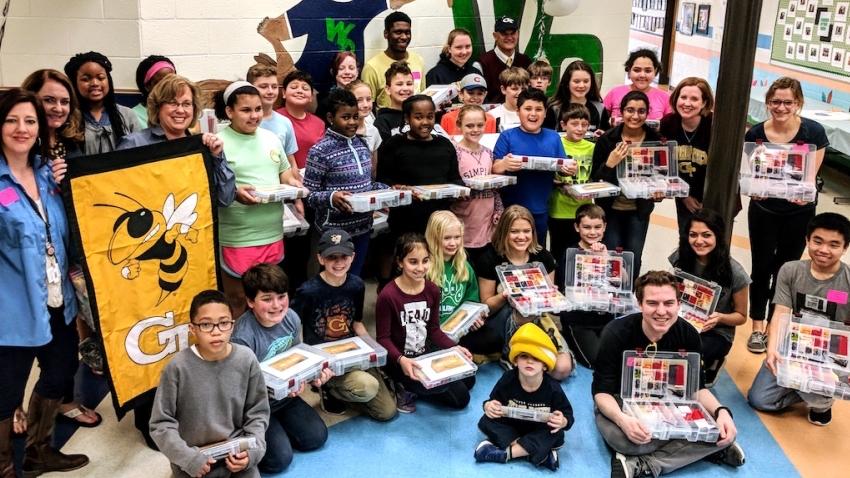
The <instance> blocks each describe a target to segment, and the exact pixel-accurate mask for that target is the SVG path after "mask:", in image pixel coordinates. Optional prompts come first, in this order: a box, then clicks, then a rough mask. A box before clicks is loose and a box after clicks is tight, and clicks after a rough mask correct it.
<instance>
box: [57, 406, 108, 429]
mask: <svg viewBox="0 0 850 478" xmlns="http://www.w3.org/2000/svg"><path fill="white" fill-rule="evenodd" d="M81 416H88V417H91V416H93V417H94V418H95V419H96V420H95V421H93V422H86V421H83V420H79V417H81ZM56 418H57V419H58V420H60V421H63V422H68V423H72V424H74V425H77V426H78V427H83V428H94V427H96V426H98V425H100V422H102V421H103V417H102V416H100V414H99V413H97V412H96V411H94V410H90V409H88V408H86V407H84V406H83V405H81V404H78V405H77V406H76V407H74V408H72V409H70V410H68V411H67V412H59V414H58V415H56Z"/></svg>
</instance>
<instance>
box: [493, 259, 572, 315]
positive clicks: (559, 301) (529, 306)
mask: <svg viewBox="0 0 850 478" xmlns="http://www.w3.org/2000/svg"><path fill="white" fill-rule="evenodd" d="M496 273H497V274H498V275H499V282H500V283H501V284H502V287H503V288H504V290H506V291H508V301H509V302H510V303H511V305H512V306H513V307H514V309H516V311H517V312H519V313H520V315H522V316H523V317H528V316H532V315H540V314H542V313H544V312H553V313H555V312H561V311H562V310H567V307H568V306H569V304H568V302H567V299H566V297H564V294H562V293H561V292H560V291H558V289H556V288H555V286H554V285H553V284H552V283H551V282H550V281H549V275H548V274H547V273H546V269H545V268H544V267H543V264H541V263H539V262H532V263H530V264H524V265H521V266H517V265H513V264H502V265H499V266H496Z"/></svg>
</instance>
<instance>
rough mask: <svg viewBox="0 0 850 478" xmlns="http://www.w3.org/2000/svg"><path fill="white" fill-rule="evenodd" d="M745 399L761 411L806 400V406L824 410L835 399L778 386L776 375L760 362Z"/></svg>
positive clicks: (820, 410)
mask: <svg viewBox="0 0 850 478" xmlns="http://www.w3.org/2000/svg"><path fill="white" fill-rule="evenodd" d="M747 401H748V402H750V406H751V407H753V408H755V409H756V410H760V411H763V412H779V411H782V410H785V409H786V408H788V407H790V406H791V405H794V404H795V403H799V402H806V407H808V408H811V409H812V410H814V411H816V412H824V411H826V410H829V409H830V408H832V403H833V402H834V401H835V399H833V398H832V397H825V396H823V395H818V394H816V393H806V392H801V391H799V390H794V389H793V388H785V387H782V386H780V385H779V384H778V383H776V375H774V374H773V372H771V371H770V369H769V368H767V365H765V364H764V363H763V362H762V364H761V368H760V369H759V371H758V373H757V374H756V378H755V379H753V384H752V385H751V386H750V391H749V393H747Z"/></svg>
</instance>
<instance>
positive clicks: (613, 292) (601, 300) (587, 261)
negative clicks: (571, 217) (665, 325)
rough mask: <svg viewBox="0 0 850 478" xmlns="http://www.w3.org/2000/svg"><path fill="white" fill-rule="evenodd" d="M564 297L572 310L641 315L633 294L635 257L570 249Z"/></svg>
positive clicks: (628, 253)
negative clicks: (637, 313)
mask: <svg viewBox="0 0 850 478" xmlns="http://www.w3.org/2000/svg"><path fill="white" fill-rule="evenodd" d="M566 266H567V267H566V276H565V278H564V284H565V287H564V295H565V296H566V297H567V301H568V302H569V308H568V310H584V311H591V312H608V313H612V314H618V315H624V314H632V313H635V312H638V311H639V310H640V309H639V308H638V304H637V299H636V298H635V295H634V293H633V292H632V270H633V269H634V254H633V253H631V252H629V251H626V252H615V251H605V252H592V251H584V250H581V249H576V248H570V249H567V256H566Z"/></svg>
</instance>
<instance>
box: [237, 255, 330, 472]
mask: <svg viewBox="0 0 850 478" xmlns="http://www.w3.org/2000/svg"><path fill="white" fill-rule="evenodd" d="M242 285H243V287H244V288H245V296H246V297H247V298H248V310H247V311H246V312H245V313H244V314H242V316H241V317H239V320H238V321H237V322H236V330H235V331H234V332H233V337H232V339H231V340H232V341H233V343H237V344H241V345H245V346H247V347H249V348H250V349H251V350H252V351H253V352H254V354H255V355H256V356H257V358H258V359H259V360H260V361H264V360H268V359H270V358H272V357H274V356H275V355H278V354H280V353H282V352H286V351H287V350H288V349H289V348H290V347H292V346H295V345H298V344H299V343H301V319H299V318H298V314H296V313H295V312H294V311H292V309H290V308H289V295H288V294H287V291H288V290H289V279H288V278H287V277H286V273H284V272H283V269H281V268H280V267H278V266H277V265H272V264H257V265H255V266H253V267H251V268H250V269H248V270H247V271H245V274H243V275H242ZM332 376H333V372H331V371H330V369H325V370H324V371H322V376H321V377H320V378H319V379H317V380H316V381H315V382H314V383H313V385H314V386H317V387H320V386H321V385H322V384H323V383H325V382H326V381H328V379H330V377H332ZM303 391H304V387H301V389H300V390H298V391H295V392H292V393H291V394H290V395H289V396H288V397H286V398H284V399H283V400H271V403H270V407H271V418H269V424H268V431H266V439H265V441H266V442H267V444H268V447H267V448H268V450H267V451H266V456H264V457H263V460H262V461H261V462H260V463H259V469H260V471H262V472H263V473H280V472H282V471H283V470H285V469H286V467H288V466H289V464H290V463H291V462H292V450H293V448H294V449H296V450H299V451H308V450H315V449H316V448H319V447H321V446H322V445H324V444H325V441H326V440H327V439H328V427H327V426H325V422H323V421H322V418H321V417H320V416H319V414H318V413H317V412H316V410H314V409H313V407H311V406H310V405H308V404H307V402H305V401H304V400H303V399H302V398H301V397H300V395H301V393H302V392H303ZM266 413H267V414H268V411H267V412H266Z"/></svg>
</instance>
